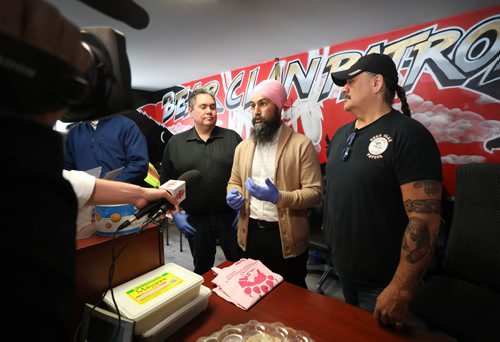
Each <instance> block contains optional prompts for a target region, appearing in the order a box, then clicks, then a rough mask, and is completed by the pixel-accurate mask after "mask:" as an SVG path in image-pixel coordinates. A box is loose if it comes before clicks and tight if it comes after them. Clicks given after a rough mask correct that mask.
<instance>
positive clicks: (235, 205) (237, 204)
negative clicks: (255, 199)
mask: <svg viewBox="0 0 500 342" xmlns="http://www.w3.org/2000/svg"><path fill="white" fill-rule="evenodd" d="M226 203H227V205H228V206H229V207H231V209H234V210H239V209H240V208H241V207H242V206H243V203H245V198H244V197H243V196H241V194H240V193H239V192H238V190H236V189H232V190H231V191H229V193H228V194H227V196H226Z"/></svg>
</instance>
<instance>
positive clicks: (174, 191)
mask: <svg viewBox="0 0 500 342" xmlns="http://www.w3.org/2000/svg"><path fill="white" fill-rule="evenodd" d="M200 179H201V173H200V171H198V170H189V171H186V172H184V173H183V174H182V175H180V176H179V179H178V180H170V181H168V182H166V183H165V184H163V185H162V187H163V188H164V189H166V190H167V191H168V192H169V193H170V194H171V195H172V196H173V197H175V198H176V199H177V200H179V201H182V200H183V199H185V198H186V188H188V187H191V186H193V185H195V184H196V183H198V182H199V181H200ZM173 207H174V205H173V204H172V203H170V202H169V201H167V200H166V199H161V200H158V201H154V202H151V203H149V204H148V205H146V206H145V207H143V208H141V209H139V210H137V212H136V213H135V214H134V215H133V216H132V217H131V218H129V219H128V220H127V221H125V222H123V223H122V224H121V225H120V226H119V227H118V228H117V229H116V231H117V232H118V231H120V230H122V229H124V228H126V227H128V226H129V225H130V224H131V223H132V222H134V221H136V220H138V219H140V218H142V217H143V216H144V215H147V214H149V213H155V214H154V215H153V217H154V218H156V217H158V216H159V215H160V214H163V213H165V212H166V211H167V210H168V209H172V208H173Z"/></svg>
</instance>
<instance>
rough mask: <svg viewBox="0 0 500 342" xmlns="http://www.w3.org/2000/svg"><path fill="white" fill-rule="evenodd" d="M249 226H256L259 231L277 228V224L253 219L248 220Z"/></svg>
mask: <svg viewBox="0 0 500 342" xmlns="http://www.w3.org/2000/svg"><path fill="white" fill-rule="evenodd" d="M250 224H251V225H254V226H257V227H259V228H261V229H273V228H279V225H278V222H277V221H275V222H269V221H264V220H256V219H253V218H250Z"/></svg>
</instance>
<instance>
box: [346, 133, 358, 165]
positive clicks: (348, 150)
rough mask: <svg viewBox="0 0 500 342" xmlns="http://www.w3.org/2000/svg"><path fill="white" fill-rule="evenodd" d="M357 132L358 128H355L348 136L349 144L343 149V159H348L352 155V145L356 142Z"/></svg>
mask: <svg viewBox="0 0 500 342" xmlns="http://www.w3.org/2000/svg"><path fill="white" fill-rule="evenodd" d="M356 133H357V130H356V129H355V130H354V131H352V132H351V133H350V134H349V136H348V137H347V146H346V147H345V148H344V149H343V150H342V160H343V161H346V160H347V159H349V156H350V155H351V146H352V143H353V142H354V139H356Z"/></svg>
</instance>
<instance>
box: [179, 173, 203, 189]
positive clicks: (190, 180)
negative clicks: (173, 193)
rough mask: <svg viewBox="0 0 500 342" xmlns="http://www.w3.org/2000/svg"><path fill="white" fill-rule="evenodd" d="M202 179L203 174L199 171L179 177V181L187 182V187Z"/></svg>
mask: <svg viewBox="0 0 500 342" xmlns="http://www.w3.org/2000/svg"><path fill="white" fill-rule="evenodd" d="M200 179H201V172H200V171H198V170H189V171H186V172H184V173H183V174H182V175H180V176H179V180H183V181H185V182H186V186H193V185H195V184H196V183H198V182H199V181H200Z"/></svg>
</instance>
